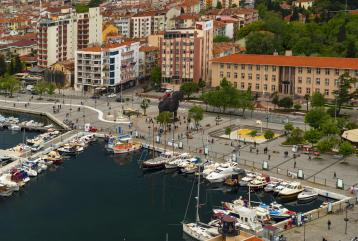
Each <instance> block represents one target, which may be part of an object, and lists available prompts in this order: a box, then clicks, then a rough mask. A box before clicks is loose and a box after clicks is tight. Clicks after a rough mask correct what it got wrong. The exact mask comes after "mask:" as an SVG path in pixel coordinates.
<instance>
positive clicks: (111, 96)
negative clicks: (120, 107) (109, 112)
mask: <svg viewBox="0 0 358 241" xmlns="http://www.w3.org/2000/svg"><path fill="white" fill-rule="evenodd" d="M107 97H108V98H115V97H117V95H116V94H115V93H112V94H109V95H107Z"/></svg>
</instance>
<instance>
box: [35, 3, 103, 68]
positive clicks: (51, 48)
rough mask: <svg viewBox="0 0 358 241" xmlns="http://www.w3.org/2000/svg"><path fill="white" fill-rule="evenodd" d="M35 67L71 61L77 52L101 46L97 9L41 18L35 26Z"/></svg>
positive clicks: (100, 25) (99, 18)
mask: <svg viewBox="0 0 358 241" xmlns="http://www.w3.org/2000/svg"><path fill="white" fill-rule="evenodd" d="M37 32H38V34H37V44H38V58H37V61H38V65H39V66H41V67H49V66H51V65H52V64H54V63H56V62H62V61H65V60H68V59H73V58H74V54H75V51H76V50H77V49H81V48H86V47H88V46H90V45H92V44H101V43H102V16H101V14H100V9H99V8H90V9H89V12H88V13H75V12H74V10H71V11H70V12H68V13H66V14H61V15H58V16H51V17H47V18H41V19H40V21H39V22H38V26H37Z"/></svg>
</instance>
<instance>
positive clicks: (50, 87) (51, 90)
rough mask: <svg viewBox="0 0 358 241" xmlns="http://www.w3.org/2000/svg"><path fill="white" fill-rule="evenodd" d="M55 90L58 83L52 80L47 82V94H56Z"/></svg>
mask: <svg viewBox="0 0 358 241" xmlns="http://www.w3.org/2000/svg"><path fill="white" fill-rule="evenodd" d="M55 90H56V85H55V84H54V83H52V82H48V83H47V89H46V91H47V94H48V95H53V94H55Z"/></svg>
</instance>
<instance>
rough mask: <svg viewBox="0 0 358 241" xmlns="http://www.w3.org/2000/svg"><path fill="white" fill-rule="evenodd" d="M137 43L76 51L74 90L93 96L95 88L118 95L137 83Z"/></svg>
mask: <svg viewBox="0 0 358 241" xmlns="http://www.w3.org/2000/svg"><path fill="white" fill-rule="evenodd" d="M138 53H139V42H134V41H127V42H122V43H115V44H106V45H104V46H101V47H88V48H84V49H81V50H78V51H76V56H75V85H74V86H75V90H77V91H83V92H91V93H93V92H94V91H95V89H96V88H106V89H108V90H110V91H118V90H119V87H120V85H130V86H133V85H134V84H135V82H136V80H137V79H138V71H139V64H138Z"/></svg>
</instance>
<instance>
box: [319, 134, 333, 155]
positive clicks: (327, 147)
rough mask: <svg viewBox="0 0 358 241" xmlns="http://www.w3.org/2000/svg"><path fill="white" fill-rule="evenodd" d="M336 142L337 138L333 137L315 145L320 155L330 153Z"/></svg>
mask: <svg viewBox="0 0 358 241" xmlns="http://www.w3.org/2000/svg"><path fill="white" fill-rule="evenodd" d="M336 142H337V138H335V137H329V138H325V139H322V140H320V141H319V142H318V143H317V149H318V150H319V151H320V152H322V153H324V152H328V151H331V150H332V149H333V147H334V145H335V143H336Z"/></svg>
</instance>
